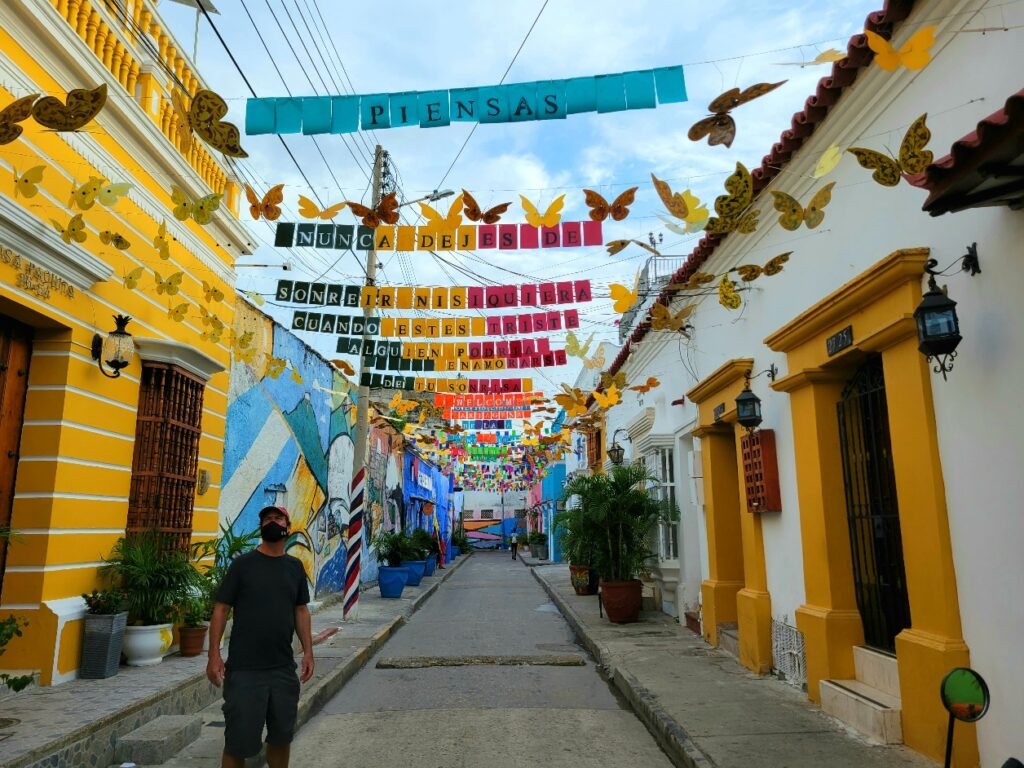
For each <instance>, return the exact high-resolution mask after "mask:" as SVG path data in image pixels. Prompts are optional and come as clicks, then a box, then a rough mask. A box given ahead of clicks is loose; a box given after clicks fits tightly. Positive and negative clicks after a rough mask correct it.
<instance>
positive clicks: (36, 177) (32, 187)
mask: <svg viewBox="0 0 1024 768" xmlns="http://www.w3.org/2000/svg"><path fill="white" fill-rule="evenodd" d="M45 170H46V166H45V165H36V166H33V167H32V168H29V169H28V170H27V171H25V172H24V173H23V174H21V175H20V176H19V175H18V169H17V168H15V169H14V196H15V197H35V196H36V195H37V194H39V187H38V186H37V185H38V184H39V182H41V181H42V180H43V171H45Z"/></svg>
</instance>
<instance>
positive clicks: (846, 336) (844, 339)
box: [825, 325, 853, 357]
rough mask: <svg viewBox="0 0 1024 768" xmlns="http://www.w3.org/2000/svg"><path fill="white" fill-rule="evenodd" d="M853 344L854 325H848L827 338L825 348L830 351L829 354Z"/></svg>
mask: <svg viewBox="0 0 1024 768" xmlns="http://www.w3.org/2000/svg"><path fill="white" fill-rule="evenodd" d="M851 344H853V326H852V325H848V326H846V327H845V328H843V330H841V331H838V332H837V333H833V334H832V335H831V336H829V337H828V338H827V339H825V350H826V351H827V352H828V356H829V357H832V355H834V354H836V353H838V352H842V351H843V350H844V349H846V348H847V347H849V346H850V345H851Z"/></svg>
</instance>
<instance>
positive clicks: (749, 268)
mask: <svg viewBox="0 0 1024 768" xmlns="http://www.w3.org/2000/svg"><path fill="white" fill-rule="evenodd" d="M792 253H793V252H792V251H786V252H785V253H780V254H779V255H778V256H775V257H774V258H771V259H769V260H768V262H767V263H766V264H765V265H764V266H763V267H761V266H758V265H757V264H743V265H741V266H739V267H736V268H734V269H733V271H734V272H735V273H736V274H738V275H739V276H740V279H741V280H742V281H743V282H745V283H749V282H751V281H752V280H756V279H757V278H759V277H760V276H761V275H766V276H768V277H771V276H772V275H777V274H779V272H781V271H782V265H783V264H785V263H786V262H787V261H789V257H790V255H791V254H792Z"/></svg>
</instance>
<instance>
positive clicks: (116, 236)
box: [100, 229, 132, 251]
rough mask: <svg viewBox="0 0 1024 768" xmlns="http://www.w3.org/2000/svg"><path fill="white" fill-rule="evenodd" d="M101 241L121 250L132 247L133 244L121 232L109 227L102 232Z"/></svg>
mask: <svg viewBox="0 0 1024 768" xmlns="http://www.w3.org/2000/svg"><path fill="white" fill-rule="evenodd" d="M100 242H101V243H103V244H104V245H112V246H114V247H115V248H117V249H118V250H119V251H123V250H125V249H126V248H131V246H132V244H131V243H130V242H129V241H128V240H127V238H125V237H124V236H123V235H122V234H121V233H120V232H111V231H110V230H109V229H104V230H103V231H102V232H100Z"/></svg>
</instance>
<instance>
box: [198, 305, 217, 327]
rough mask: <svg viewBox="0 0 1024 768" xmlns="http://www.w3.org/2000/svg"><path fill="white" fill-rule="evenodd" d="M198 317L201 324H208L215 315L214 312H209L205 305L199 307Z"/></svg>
mask: <svg viewBox="0 0 1024 768" xmlns="http://www.w3.org/2000/svg"><path fill="white" fill-rule="evenodd" d="M199 314H200V319H201V320H202V321H203V325H209V324H210V323H211V322H213V319H214V318H215V317H217V316H216V315H215V314H213V313H212V312H210V311H209V310H208V309H207V308H206V307H199Z"/></svg>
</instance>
